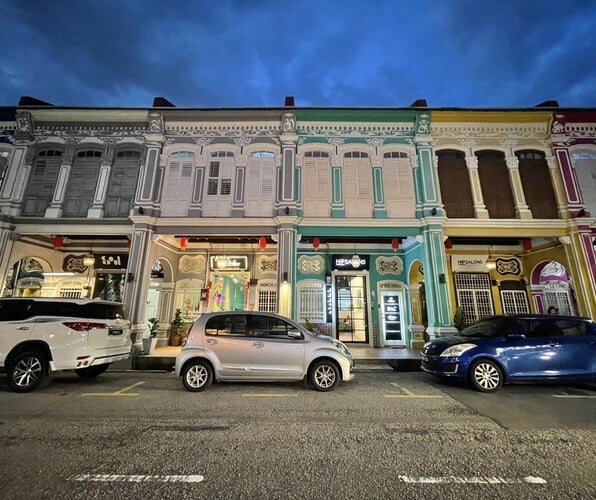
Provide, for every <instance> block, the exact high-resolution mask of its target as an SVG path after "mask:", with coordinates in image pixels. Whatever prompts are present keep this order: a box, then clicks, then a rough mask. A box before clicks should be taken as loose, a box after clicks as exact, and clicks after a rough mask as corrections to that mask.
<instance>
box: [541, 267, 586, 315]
mask: <svg viewBox="0 0 596 500" xmlns="http://www.w3.org/2000/svg"><path fill="white" fill-rule="evenodd" d="M531 281H532V283H531V284H532V295H533V297H534V304H535V307H536V311H537V312H539V313H546V312H547V310H548V308H549V307H551V306H554V307H556V308H557V309H558V311H559V313H560V314H572V315H574V314H577V305H576V304H575V299H574V297H573V288H572V286H571V285H572V283H571V279H570V277H569V274H568V272H567V269H566V268H565V266H564V265H563V264H561V263H560V262H558V261H555V260H551V261H543V262H541V263H540V264H538V265H537V266H536V267H535V268H534V269H533V271H532V277H531Z"/></svg>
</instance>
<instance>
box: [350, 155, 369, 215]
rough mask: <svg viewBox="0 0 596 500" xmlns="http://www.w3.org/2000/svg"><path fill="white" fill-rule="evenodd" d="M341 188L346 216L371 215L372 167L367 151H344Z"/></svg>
mask: <svg viewBox="0 0 596 500" xmlns="http://www.w3.org/2000/svg"><path fill="white" fill-rule="evenodd" d="M343 188H344V207H345V211H346V217H356V218H359V217H362V218H364V217H372V207H373V200H372V169H371V165H370V159H369V158H368V153H365V152H362V151H348V152H346V153H344V162H343Z"/></svg>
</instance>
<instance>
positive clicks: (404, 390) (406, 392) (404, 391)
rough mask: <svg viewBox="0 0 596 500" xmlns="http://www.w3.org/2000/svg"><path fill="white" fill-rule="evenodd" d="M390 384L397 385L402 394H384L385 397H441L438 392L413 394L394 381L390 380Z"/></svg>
mask: <svg viewBox="0 0 596 500" xmlns="http://www.w3.org/2000/svg"><path fill="white" fill-rule="evenodd" d="M391 385H393V386H395V387H397V388H398V389H399V390H400V391H402V392H403V394H385V397H386V398H441V397H442V396H441V395H439V394H414V393H413V392H412V391H409V390H408V389H406V388H404V387H401V386H400V385H398V384H396V383H395V382H391Z"/></svg>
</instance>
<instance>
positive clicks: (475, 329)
mask: <svg viewBox="0 0 596 500" xmlns="http://www.w3.org/2000/svg"><path fill="white" fill-rule="evenodd" d="M502 326H503V322H502V321H501V320H495V319H491V320H486V321H479V322H478V323H474V324H473V325H470V326H468V327H467V328H464V329H463V330H462V331H461V332H459V333H458V335H459V336H461V337H501V336H502V331H503V328H502Z"/></svg>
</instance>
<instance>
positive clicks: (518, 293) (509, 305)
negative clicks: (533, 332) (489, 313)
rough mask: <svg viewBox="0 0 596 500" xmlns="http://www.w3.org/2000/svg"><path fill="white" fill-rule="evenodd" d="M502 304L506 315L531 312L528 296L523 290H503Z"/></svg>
mask: <svg viewBox="0 0 596 500" xmlns="http://www.w3.org/2000/svg"><path fill="white" fill-rule="evenodd" d="M501 304H502V305H503V312H504V313H505V314H524V313H529V312H530V306H529V305H528V296H527V295H526V292H525V291H523V290H501Z"/></svg>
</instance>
